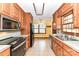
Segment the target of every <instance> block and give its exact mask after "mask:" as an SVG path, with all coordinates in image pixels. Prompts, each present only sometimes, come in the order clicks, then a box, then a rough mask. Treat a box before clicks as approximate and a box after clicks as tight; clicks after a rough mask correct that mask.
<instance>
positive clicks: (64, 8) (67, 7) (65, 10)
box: [60, 3, 73, 15]
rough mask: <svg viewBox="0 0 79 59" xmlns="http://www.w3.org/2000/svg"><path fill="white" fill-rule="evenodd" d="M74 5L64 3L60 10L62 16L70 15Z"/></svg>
mask: <svg viewBox="0 0 79 59" xmlns="http://www.w3.org/2000/svg"><path fill="white" fill-rule="evenodd" d="M72 7H73V4H72V3H64V4H63V5H62V6H61V7H60V8H61V11H62V15H64V14H66V13H68V12H69V11H70V10H72Z"/></svg>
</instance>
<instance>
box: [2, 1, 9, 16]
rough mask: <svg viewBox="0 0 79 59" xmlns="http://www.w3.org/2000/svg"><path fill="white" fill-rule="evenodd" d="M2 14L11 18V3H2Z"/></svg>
mask: <svg viewBox="0 0 79 59" xmlns="http://www.w3.org/2000/svg"><path fill="white" fill-rule="evenodd" d="M2 14H4V15H7V16H10V3H2Z"/></svg>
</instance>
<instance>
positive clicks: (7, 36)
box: [0, 31, 21, 40]
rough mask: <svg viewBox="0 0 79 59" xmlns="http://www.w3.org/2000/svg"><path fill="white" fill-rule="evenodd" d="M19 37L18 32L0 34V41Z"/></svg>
mask: <svg viewBox="0 0 79 59" xmlns="http://www.w3.org/2000/svg"><path fill="white" fill-rule="evenodd" d="M19 35H21V33H20V31H17V32H0V40H3V39H5V38H9V37H16V36H19Z"/></svg>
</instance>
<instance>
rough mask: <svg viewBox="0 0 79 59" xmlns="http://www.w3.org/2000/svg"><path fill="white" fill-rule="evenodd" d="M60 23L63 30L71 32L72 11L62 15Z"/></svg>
mask: <svg viewBox="0 0 79 59" xmlns="http://www.w3.org/2000/svg"><path fill="white" fill-rule="evenodd" d="M62 25H63V31H64V32H72V29H73V13H72V12H70V14H67V15H64V16H63V17H62Z"/></svg>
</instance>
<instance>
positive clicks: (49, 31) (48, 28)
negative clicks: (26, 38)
mask: <svg viewBox="0 0 79 59" xmlns="http://www.w3.org/2000/svg"><path fill="white" fill-rule="evenodd" d="M40 22H41V23H44V24H46V33H45V34H40V33H38V34H34V37H35V38H48V37H49V35H50V34H52V28H51V27H52V20H51V19H50V18H48V19H43V20H41V21H40V20H38V19H34V20H33V24H39V23H40Z"/></svg>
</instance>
